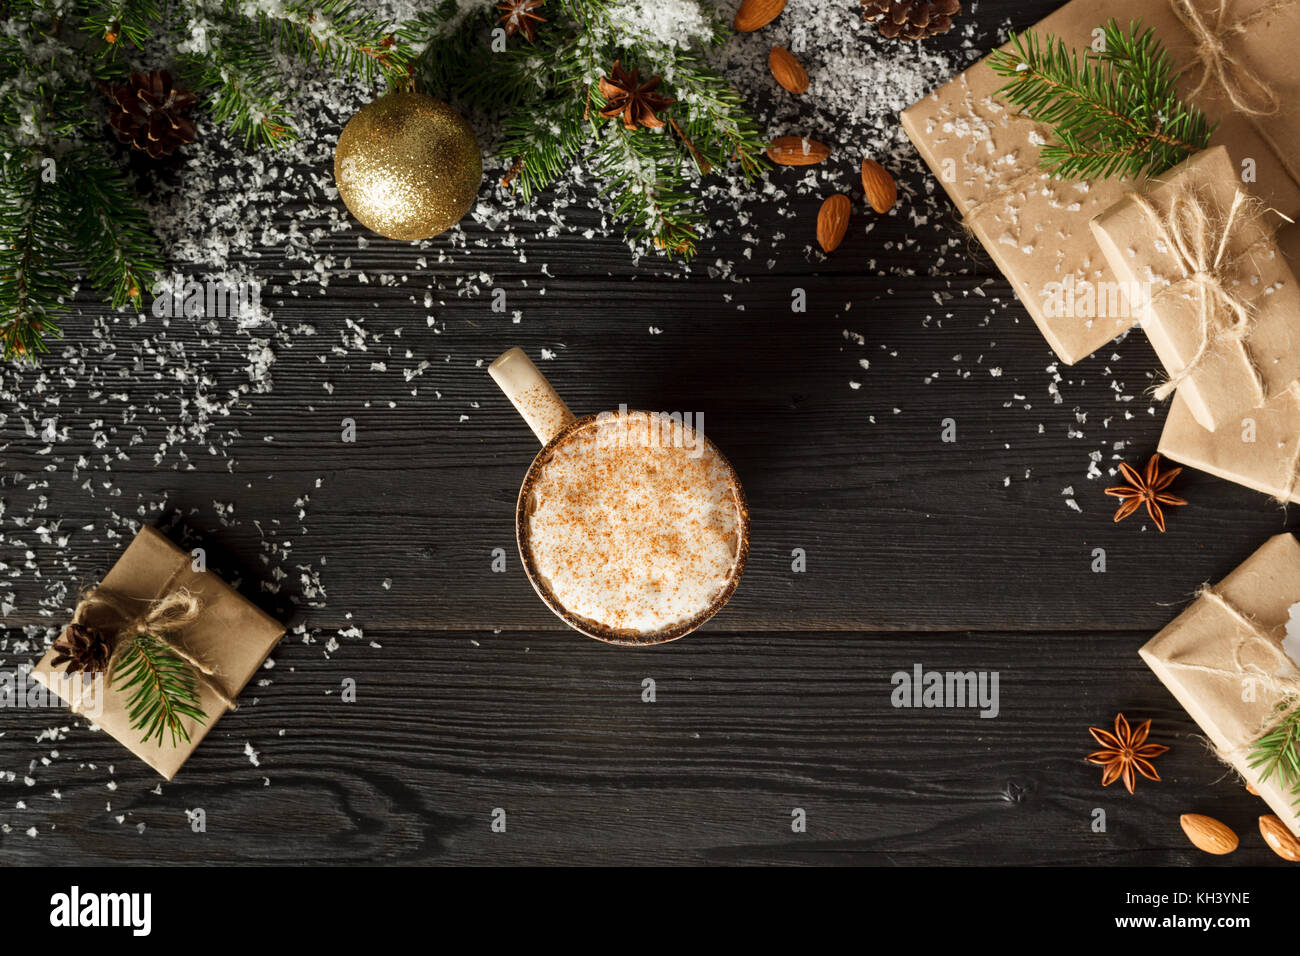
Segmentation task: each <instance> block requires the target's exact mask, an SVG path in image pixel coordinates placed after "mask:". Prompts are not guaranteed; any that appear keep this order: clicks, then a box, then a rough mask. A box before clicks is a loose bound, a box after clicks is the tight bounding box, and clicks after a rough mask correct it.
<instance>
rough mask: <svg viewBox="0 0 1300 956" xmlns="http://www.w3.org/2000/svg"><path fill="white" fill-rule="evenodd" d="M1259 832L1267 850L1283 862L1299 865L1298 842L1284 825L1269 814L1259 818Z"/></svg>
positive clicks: (1299, 849)
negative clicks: (1288, 861) (1287, 861)
mask: <svg viewBox="0 0 1300 956" xmlns="http://www.w3.org/2000/svg"><path fill="white" fill-rule="evenodd" d="M1259 832H1260V835H1261V836H1262V837H1263V838H1264V842H1265V843H1267V844H1268V848H1269V849H1270V850H1272V851H1273V852H1274V853H1276V854H1277V855H1278V856H1280V857H1281V858H1282V859H1284V860H1290V861H1291V862H1292V863H1300V840H1297V839H1296V838H1295V837H1294V836H1293V835H1292V833H1291V831H1290V830H1288V829H1287V828H1286V824H1285V823H1283V822H1282V821H1281V820H1280V819H1278V818H1277V817H1275V816H1274V815H1273V814H1271V813H1266V814H1265V815H1264V816H1262V817H1260V818H1259Z"/></svg>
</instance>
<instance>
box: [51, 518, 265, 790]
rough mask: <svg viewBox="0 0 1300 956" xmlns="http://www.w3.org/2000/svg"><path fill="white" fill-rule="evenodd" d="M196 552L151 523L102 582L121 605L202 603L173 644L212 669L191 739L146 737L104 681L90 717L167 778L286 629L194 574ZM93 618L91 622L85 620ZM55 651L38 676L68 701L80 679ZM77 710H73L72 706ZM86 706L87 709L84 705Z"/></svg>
mask: <svg viewBox="0 0 1300 956" xmlns="http://www.w3.org/2000/svg"><path fill="white" fill-rule="evenodd" d="M192 561H193V559H192V557H191V556H190V555H189V554H188V553H186V552H184V551H182V550H180V549H179V548H178V547H176V545H174V544H172V542H171V541H169V540H168V539H167V538H165V537H164V536H163V535H162V534H160V533H159V532H157V531H155V530H154V529H153V528H149V527H145V528H143V529H142V530H141V531H140V533H139V534H138V535H136V537H135V538H134V539H133V540H132V541H131V543H130V544H129V545H128V546H127V548H126V550H125V551H124V552H123V553H122V556H121V557H120V558H118V560H117V563H116V564H114V565H113V567H112V568H111V569H110V570H109V572H108V574H106V575H105V576H104V580H103V581H102V582H100V585H99V588H98V589H97V591H99V592H108V593H109V594H110V595H112V596H113V598H114V600H116V601H119V602H120V603H121V605H122V606H123V607H131V608H132V609H138V610H139V611H144V610H145V609H147V608H149V607H150V605H151V604H152V603H153V602H156V601H157V600H158V599H159V598H163V597H166V596H167V595H169V594H172V593H174V592H177V591H180V590H181V589H185V590H188V592H189V593H190V594H192V595H193V596H194V597H195V598H197V599H198V601H199V611H198V616H197V618H195V619H194V620H193V621H191V622H190V623H189V624H187V625H186V626H185V627H183V628H182V629H180V630H179V631H178V632H177V633H176V634H174V635H169V636H168V639H167V641H168V643H169V644H171V645H172V646H174V647H177V648H179V649H180V650H181V651H182V652H183V653H185V654H188V655H190V656H191V657H192V658H194V659H195V660H197V661H199V662H201V663H202V665H203V666H204V667H205V668H206V669H208V670H210V671H211V674H208V675H205V677H204V679H200V680H198V689H199V706H200V709H201V710H202V711H203V713H204V714H205V715H206V720H205V721H204V722H202V723H200V722H199V721H197V720H193V719H191V718H188V717H186V718H183V720H184V726H185V729H186V730H187V732H188V733H189V741H188V742H185V741H180V742H179V744H178V745H175V746H174V745H173V743H172V739H171V736H170V735H169V734H167V733H165V732H164V734H163V739H162V743H161V745H160V744H158V743H157V742H156V740H154V739H150V740H149V741H146V742H142V741H141V737H142V736H143V732H142V731H140V730H134V729H132V728H131V722H130V718H129V717H128V714H127V707H126V700H127V695H124V694H122V693H120V692H119V691H116V690H114V688H113V686H112V684H111V683H109V682H108V681H105V686H104V687H103V689H102V691H101V692H99V693H97V694H95V695H94V700H93V704H94V705H95V706H96V707H97V708H100V712H99V713H97V714H95V715H94V716H93V717H92V716H91V715H90V713H89V712H87V714H86V716H87V719H91V720H93V721H94V723H96V724H97V725H98V726H99V727H100V728H101V729H102V730H105V731H107V732H108V733H109V734H110V735H111V736H113V737H115V738H116V739H117V740H118V742H120V743H121V744H122V745H123V746H124V747H126V748H127V749H129V750H130V751H131V752H132V753H134V754H135V755H136V756H137V757H139V758H140V759H141V760H143V761H144V762H145V763H147V764H148V765H149V766H151V767H153V768H154V769H155V770H157V771H158V772H159V773H160V774H162V775H163V776H164V777H166V778H167V779H168V780H170V779H172V777H173V776H175V774H176V771H178V770H179V769H180V767H181V765H182V764H183V763H185V761H186V760H187V759H189V756H190V754H192V753H193V752H194V748H196V747H197V746H198V745H199V742H200V741H201V740H202V739H203V738H204V736H205V735H206V734H207V733H208V732H209V731H210V730H211V729H212V727H213V725H214V724H215V723H216V722H217V720H218V719H219V718H220V717H221V715H222V714H223V713H224V712H225V711H226V710H227V709H229V706H230V702H233V701H234V700H235V698H236V697H238V696H239V692H240V691H241V690H243V688H244V685H245V684H247V683H248V681H249V679H250V678H251V677H252V676H253V674H255V673H256V672H257V669H258V668H259V667H261V666H262V663H263V661H265V660H266V658H267V655H269V654H270V653H271V650H272V649H273V648H274V647H275V645H276V644H277V643H279V640H280V637H281V636H282V635H283V634H284V627H283V626H281V625H280V624H279V623H278V622H277V621H275V620H274V619H272V618H271V617H269V616H268V615H267V614H265V613H264V612H263V611H262V610H261V609H260V608H258V607H256V606H255V605H253V604H252V603H250V602H249V601H248V600H247V599H246V598H244V597H243V596H242V595H240V594H239V593H238V592H237V591H235V590H234V589H233V588H232V587H230V586H229V585H228V584H226V583H225V582H224V581H222V580H221V579H220V578H218V577H217V576H216V575H214V574H212V573H211V572H210V571H195V570H194V569H193V566H192ZM87 623H92V622H91V621H89V620H88V621H87ZM55 656H56V654H55V651H54V650H53V649H51V650H50V651H49V652H48V653H47V654H46V655H45V656H44V657H43V658H42V659H41V661H40V662H39V663H38V664H37V665H36V667H35V668H34V669H33V671H32V676H33V677H34V678H36V679H37V680H38V681H40V682H41V683H42V684H44V685H46V686H47V687H49V688H50V689H51V690H52V691H54V692H55V693H57V694H58V695H59V696H60V697H62V698H63V699H64V700H65V701H75V700H77V698H78V697H79V696H80V691H79V690H78V689H77V687H78V685H79V684H80V681H79V679H78V678H77V677H75V676H72V677H70V678H69V677H64V676H63V675H64V674H65V673H66V668H67V665H66V664H60V665H58V666H55V665H54V664H53V660H54V657H55ZM75 709H76V708H75V707H74V710H75ZM81 709H82V710H86V708H85V706H84V701H83V706H82V708H81Z"/></svg>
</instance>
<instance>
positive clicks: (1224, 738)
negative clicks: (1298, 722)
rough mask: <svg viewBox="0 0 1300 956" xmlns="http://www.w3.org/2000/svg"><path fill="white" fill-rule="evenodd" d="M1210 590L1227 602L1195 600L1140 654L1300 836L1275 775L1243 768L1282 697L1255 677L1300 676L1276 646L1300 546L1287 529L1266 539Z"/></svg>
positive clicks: (1299, 576)
mask: <svg viewBox="0 0 1300 956" xmlns="http://www.w3.org/2000/svg"><path fill="white" fill-rule="evenodd" d="M1212 591H1213V592H1214V593H1215V594H1217V595H1219V596H1220V597H1221V598H1222V599H1223V601H1225V602H1227V606H1225V605H1224V604H1223V603H1221V602H1220V601H1218V600H1215V599H1213V598H1212V597H1210V596H1206V595H1202V596H1201V597H1198V598H1197V599H1196V601H1194V602H1193V603H1192V604H1191V605H1189V606H1188V608H1187V609H1186V610H1185V611H1183V613H1182V614H1180V615H1178V617H1176V618H1175V619H1174V620H1173V622H1172V623H1170V624H1169V625H1168V626H1167V627H1166V628H1165V629H1164V630H1162V631H1161V632H1160V633H1159V634H1157V635H1156V636H1155V637H1153V638H1152V639H1151V640H1150V641H1148V642H1147V643H1146V645H1145V646H1144V647H1143V648H1142V650H1141V651H1139V653H1140V654H1141V655H1142V659H1143V660H1144V661H1146V662H1147V666H1149V667H1150V668H1151V669H1152V670H1153V671H1155V674H1156V676H1157V677H1158V678H1160V682H1161V683H1163V684H1164V685H1165V686H1166V687H1167V688H1169V690H1170V692H1171V693H1172V694H1173V695H1174V697H1176V698H1177V699H1178V703H1179V704H1181V705H1182V707H1183V709H1184V710H1186V711H1187V713H1188V714H1189V715H1190V716H1191V717H1192V719H1193V720H1195V721H1196V723H1197V724H1198V725H1199V726H1200V728H1201V730H1203V731H1204V732H1205V735H1206V737H1208V738H1209V740H1210V743H1211V744H1213V745H1214V747H1215V749H1216V750H1217V751H1218V752H1219V755H1220V757H1222V758H1223V759H1225V760H1226V761H1227V762H1228V763H1230V764H1231V765H1232V767H1233V769H1235V770H1236V771H1237V772H1238V773H1240V774H1241V775H1242V777H1244V778H1245V779H1246V781H1247V782H1249V783H1250V784H1252V785H1253V786H1254V787H1255V789H1256V790H1257V791H1259V795H1260V796H1261V797H1263V798H1264V800H1265V802H1267V803H1268V805H1269V807H1271V808H1272V810H1273V812H1274V813H1276V814H1277V815H1278V817H1279V818H1281V819H1282V821H1283V822H1285V823H1286V825H1287V826H1288V827H1289V828H1290V830H1291V832H1292V833H1294V834H1296V835H1297V836H1300V817H1298V816H1297V814H1296V810H1295V808H1294V807H1292V805H1291V804H1292V801H1293V800H1294V799H1295V798H1294V797H1293V796H1292V795H1291V794H1290V793H1289V792H1288V791H1287V790H1286V789H1285V788H1284V787H1283V786H1280V785H1279V784H1278V783H1277V780H1276V778H1274V779H1273V780H1270V781H1269V782H1268V783H1263V782H1261V781H1260V779H1259V774H1258V773H1256V772H1255V771H1254V770H1251V769H1250V767H1249V766H1248V765H1247V756H1248V753H1249V749H1250V745H1251V744H1252V743H1253V742H1254V741H1255V740H1256V739H1258V737H1259V736H1260V733H1261V732H1262V730H1263V729H1265V728H1267V727H1268V725H1269V724H1270V723H1271V722H1272V721H1273V720H1274V719H1276V713H1275V707H1276V705H1277V704H1279V703H1280V702H1281V700H1282V699H1283V697H1284V695H1283V694H1281V693H1280V692H1278V691H1277V690H1276V689H1275V688H1272V687H1270V686H1269V681H1268V680H1267V679H1265V678H1262V677H1260V676H1259V675H1260V674H1268V675H1273V676H1275V677H1276V678H1277V679H1278V680H1281V681H1291V680H1297V679H1300V668H1297V667H1296V665H1295V664H1294V662H1292V661H1291V660H1290V659H1289V658H1286V656H1285V655H1284V654H1283V653H1282V652H1281V649H1280V645H1281V640H1282V638H1283V636H1284V635H1285V634H1286V622H1287V619H1288V617H1289V611H1290V608H1291V605H1292V604H1294V603H1295V602H1296V601H1300V543H1298V542H1297V541H1296V539H1295V537H1294V536H1293V535H1291V534H1279V535H1277V536H1275V537H1272V538H1270V539H1269V540H1268V541H1267V542H1265V544H1264V546H1263V547H1262V548H1260V549H1259V550H1258V551H1256V552H1255V553H1254V554H1252V555H1251V556H1250V557H1249V558H1247V559H1246V561H1245V562H1244V563H1243V564H1242V565H1241V566H1240V567H1238V568H1237V569H1236V570H1235V571H1233V572H1232V573H1231V574H1229V575H1228V576H1227V577H1226V578H1224V579H1223V580H1222V581H1220V582H1219V583H1218V584H1217V585H1215V586H1214V587H1213V589H1212ZM1229 607H1231V608H1235V609H1237V610H1238V611H1240V612H1242V613H1244V614H1245V615H1247V616H1248V617H1249V619H1250V620H1251V621H1253V622H1254V624H1255V625H1256V626H1258V627H1259V628H1261V629H1263V630H1264V631H1267V632H1268V636H1267V638H1264V637H1262V636H1257V635H1254V634H1252V628H1251V626H1250V625H1249V624H1248V623H1247V622H1245V621H1243V620H1242V619H1241V618H1240V617H1238V616H1237V615H1236V614H1234V613H1233V611H1232V610H1229ZM1267 643H1271V644H1272V645H1273V646H1272V647H1269V646H1266V644H1267ZM1248 680H1249V683H1248ZM1248 687H1249V688H1250V689H1251V691H1252V692H1250V693H1248V692H1247V689H1248ZM1243 697H1252V698H1253V699H1243Z"/></svg>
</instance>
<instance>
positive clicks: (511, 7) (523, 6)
mask: <svg viewBox="0 0 1300 956" xmlns="http://www.w3.org/2000/svg"><path fill="white" fill-rule="evenodd" d="M542 2H543V0H505V3H498V4H497V5H496V8H497V9H498V10H500V11H501V16H499V17H497V22H498V23H504V24H505V27H506V36H513V35H514V34H516V33H520V34H523V36H524V38H525V39H526V40H527V41H528V42H529V43H532V42H533V40H535V39H536V38H537V24H539V23H545V22H546V18H545V17H543V16H541V15H539V14H536V13H533V11H534V10H536V9H537V8H538V7H540V6H541V5H542Z"/></svg>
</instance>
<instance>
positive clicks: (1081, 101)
mask: <svg viewBox="0 0 1300 956" xmlns="http://www.w3.org/2000/svg"><path fill="white" fill-rule="evenodd" d="M1101 43H1102V49H1101V50H1100V51H1093V50H1088V51H1085V52H1083V53H1079V52H1078V51H1075V50H1072V49H1070V48H1069V47H1067V46H1066V45H1065V42H1064V41H1062V40H1060V39H1058V38H1056V37H1053V36H1051V35H1050V34H1048V35H1046V36H1039V35H1038V34H1036V33H1022V34H1015V33H1013V34H1012V36H1011V46H1012V49H1011V50H998V51H997V52H995V53H994V54H993V55H992V56H991V57H990V58H989V65H990V67H991V68H992V69H993V71H994V72H995V73H997V74H998V75H1000V76H1005V77H1007V78H1008V79H1009V82H1008V83H1006V84H1005V85H1004V86H1003V87H1002V88H1001V89H999V90H998V95H1000V96H1002V97H1004V98H1005V99H1006V100H1007V102H1009V103H1010V104H1012V105H1013V106H1017V107H1019V108H1020V109H1021V110H1022V111H1023V112H1024V113H1025V114H1026V115H1027V116H1029V117H1030V118H1032V119H1034V120H1037V121H1038V122H1040V123H1043V124H1045V125H1047V126H1050V127H1052V132H1053V136H1054V138H1055V142H1052V143H1049V144H1047V145H1046V146H1045V147H1044V148H1043V150H1042V155H1041V157H1040V163H1041V165H1042V166H1043V168H1044V169H1046V170H1048V171H1049V172H1051V173H1052V174H1053V175H1054V176H1056V177H1057V178H1060V179H1105V178H1108V177H1111V176H1116V175H1123V176H1127V177H1129V178H1132V179H1136V178H1138V177H1139V176H1141V175H1143V174H1144V173H1149V174H1151V175H1157V174H1159V173H1162V172H1164V171H1165V170H1167V169H1169V168H1170V167H1172V166H1176V165H1177V164H1178V163H1180V162H1182V161H1183V160H1185V159H1187V158H1188V157H1189V156H1191V155H1192V154H1193V153H1196V152H1199V151H1200V150H1202V149H1204V148H1205V147H1206V146H1208V145H1209V141H1210V135H1211V134H1212V133H1213V131H1214V126H1212V125H1211V124H1210V123H1209V122H1208V120H1207V119H1206V117H1205V114H1204V113H1202V112H1201V111H1200V110H1199V109H1197V108H1196V107H1194V106H1190V105H1188V104H1186V103H1184V102H1183V101H1182V100H1181V99H1179V97H1178V93H1177V90H1176V86H1177V83H1178V76H1179V74H1177V73H1175V72H1174V71H1173V68H1172V66H1171V64H1170V59H1169V54H1168V51H1166V50H1165V48H1164V47H1163V46H1162V45H1161V43H1160V41H1159V40H1158V39H1157V38H1156V36H1155V31H1154V30H1152V29H1150V28H1148V29H1146V30H1142V29H1141V21H1139V20H1134V21H1133V22H1132V23H1130V24H1129V26H1128V29H1127V31H1126V30H1124V29H1122V28H1121V27H1120V26H1119V25H1118V24H1117V23H1116V22H1115V21H1114V20H1111V21H1109V22H1108V23H1107V24H1106V25H1105V27H1104V28H1103V34H1102V37H1101Z"/></svg>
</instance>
